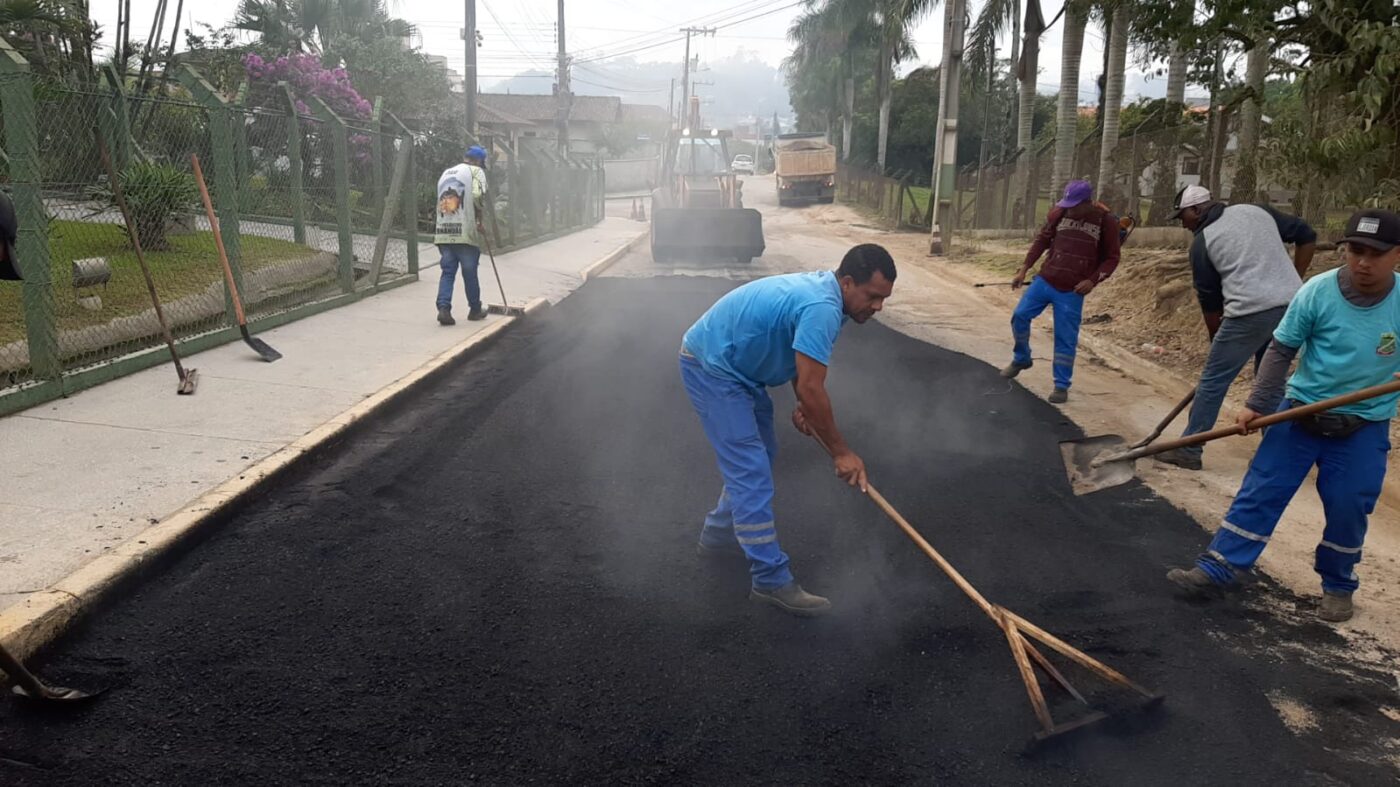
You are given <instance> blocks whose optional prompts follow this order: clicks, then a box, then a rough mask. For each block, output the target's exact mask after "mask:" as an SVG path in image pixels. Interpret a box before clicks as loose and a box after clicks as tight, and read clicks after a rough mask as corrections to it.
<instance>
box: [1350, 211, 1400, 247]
mask: <svg viewBox="0 0 1400 787" xmlns="http://www.w3.org/2000/svg"><path fill="white" fill-rule="evenodd" d="M1342 242H1343V243H1359V244H1361V245H1362V246H1369V247H1371V248H1373V249H1375V250H1376V251H1390V250H1391V249H1393V248H1395V247H1396V246H1400V214H1396V213H1391V212H1390V211H1388V210H1374V209H1372V210H1361V211H1357V212H1356V213H1353V214H1351V218H1350V219H1348V220H1347V234H1346V237H1344V238H1342Z"/></svg>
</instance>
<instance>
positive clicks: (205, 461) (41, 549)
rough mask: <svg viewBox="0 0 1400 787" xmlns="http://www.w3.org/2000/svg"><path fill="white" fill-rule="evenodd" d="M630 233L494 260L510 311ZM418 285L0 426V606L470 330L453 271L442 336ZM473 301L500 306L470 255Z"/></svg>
mask: <svg viewBox="0 0 1400 787" xmlns="http://www.w3.org/2000/svg"><path fill="white" fill-rule="evenodd" d="M644 230H645V225H643V224H638V223H637V222H633V221H628V220H626V219H620V218H607V219H605V220H604V221H603V222H602V223H600V224H598V225H597V226H595V227H593V228H590V229H587V230H583V231H581V232H577V233H574V234H572V235H568V236H565V237H563V238H558V239H556V240H552V241H548V242H546V243H542V244H539V245H537V246H531V247H529V248H526V249H521V250H519V251H516V252H513V253H510V254H506V255H501V256H498V257H497V260H496V261H497V263H498V265H499V266H500V269H501V278H502V280H503V281H504V284H505V290H506V295H507V296H508V297H509V298H510V301H511V305H515V306H523V305H524V304H525V303H526V302H527V301H530V300H533V299H536V298H548V299H550V300H552V301H558V300H560V299H562V298H563V297H565V296H567V295H568V294H569V293H570V292H572V291H573V290H574V289H576V288H578V287H579V286H580V285H581V284H582V281H583V280H582V278H581V273H582V272H583V271H584V270H585V269H587V268H588V267H589V266H591V265H593V264H594V263H596V262H598V261H599V260H601V259H603V258H605V257H606V256H608V255H609V254H610V253H612V252H614V251H616V250H618V249H619V248H620V247H622V246H623V245H625V244H626V243H628V242H629V241H631V240H633V239H635V238H637V237H638V235H639V234H640V233H641V232H643V231H644ZM420 258H421V260H422V261H423V269H422V273H421V278H420V280H419V281H418V282H416V283H414V284H411V285H407V286H404V287H400V288H398V289H395V290H391V291H389V292H386V293H384V294H381V295H378V296H375V297H373V298H368V299H366V300H363V301H360V302H359V303H356V304H354V305H351V306H346V307H343V308H340V309H336V310H334V311H330V312H326V313H324V314H320V315H316V316H314V317H310V318H307V319H304V320H300V321H297V322H294V323H291V324H289V325H285V326H283V327H281V328H277V329H274V330H271V331H267V332H266V333H263V334H260V335H261V336H262V338H264V339H266V340H267V342H268V343H269V344H271V345H272V346H273V347H275V348H277V349H278V350H280V351H281V352H282V354H283V356H284V357H283V359H282V360H280V361H278V362H276V363H273V364H267V363H263V362H262V361H260V360H258V359H257V357H256V356H255V355H253V353H252V351H251V350H249V349H248V347H247V346H246V345H244V344H243V343H242V342H236V343H233V344H227V345H224V346H222V347H219V348H216V349H213V350H210V351H208V352H204V353H200V354H198V355H195V356H191V357H190V358H187V359H185V365H186V366H187V367H193V368H197V369H199V377H200V380H199V390H198V392H197V393H196V394H195V395H194V396H191V397H182V396H176V395H175V373H174V371H173V370H172V369H171V368H170V366H169V365H168V364H167V365H163V366H160V367H156V368H153V369H148V370H146V371H143V372H139V373H137V374H133V375H130V376H128V377H124V378H122V379H119V380H115V381H113V382H110V383H107V384H105V385H101V386H98V387H96V388H93V389H90V390H87V391H83V392H81V393H78V394H76V395H75V396H73V397H71V398H68V399H63V400H59V401H56V402H49V403H47V404H43V405H40V406H38V407H34V408H31V409H29V410H26V411H24V412H21V413H18V414H15V415H12V416H9V417H7V418H4V419H0V451H3V454H0V456H3V460H0V468H3V469H0V478H3V482H0V483H3V485H4V492H3V494H0V609H4V608H6V607H8V606H10V605H12V604H14V603H16V602H19V601H22V600H23V599H24V597H25V596H27V595H28V594H30V593H34V592H37V591H40V590H42V589H44V588H45V587H47V586H48V585H51V584H53V583H54V582H57V581H58V580H60V579H62V578H63V577H65V576H67V575H68V574H69V573H71V572H73V571H74V570H76V569H78V568H79V567H81V566H82V565H84V564H85V563H87V562H88V561H90V560H92V559H93V558H96V557H98V556H99V555H101V554H103V553H104V552H106V551H108V550H110V549H113V548H115V547H116V546H117V545H119V544H121V543H122V542H123V541H125V540H127V539H128V538H131V537H132V536H134V535H136V534H138V533H140V532H141V531H143V530H145V529H146V528H147V527H149V526H150V525H151V524H153V523H155V522H157V521H159V520H161V519H162V518H164V517H166V516H168V515H170V514H171V513H173V512H175V511H177V510H179V509H180V508H181V507H183V506H184V505H186V504H188V503H189V502H190V501H192V500H194V499H195V498H198V497H199V496H200V495H203V494H204V493H206V492H208V491H210V490H211V489H214V488H215V487H217V486H219V485H220V484H222V483H224V482H226V481H228V480H229V479H232V478H236V477H237V476H238V475H239V474H240V473H242V472H243V471H244V470H245V469H246V468H248V467H249V466H251V465H252V464H254V463H256V462H257V461H259V460H261V459H263V458H265V457H267V456H268V455H270V454H272V453H274V452H276V451H278V450H280V449H282V448H284V447H286V446H287V445H289V444H291V443H292V442H294V441H296V440H297V439H298V438H300V437H301V436H302V435H304V434H306V433H308V432H310V431H312V430H313V429H315V428H316V427H318V426H320V425H321V424H323V423H325V422H326V421H328V420H330V419H332V418H334V417H335V416H337V415H339V414H340V413H342V412H344V411H345V410H347V409H348V408H350V407H352V406H354V405H355V404H356V403H358V402H360V401H361V400H363V399H365V398H366V397H368V396H371V395H373V394H374V393H376V392H377V391H379V390H381V389H383V388H385V387H386V386H389V385H391V384H393V383H394V382H395V381H397V380H399V379H401V378H403V377H404V376H405V375H407V374H409V373H411V372H413V371H414V370H415V369H417V368H419V367H420V366H422V365H423V364H425V363H427V362H428V361H430V360H432V359H433V358H434V357H436V356H437V355H439V354H441V353H442V352H444V351H446V350H448V349H449V348H451V347H453V346H455V345H457V344H458V343H460V342H462V341H463V340H464V339H466V338H468V337H469V336H471V335H472V334H473V333H475V332H477V331H480V330H482V329H484V328H486V327H487V326H489V325H491V324H493V323H495V322H498V321H499V320H501V319H502V318H500V317H495V316H492V317H488V318H487V319H486V320H484V321H482V322H467V321H466V314H467V307H466V299H465V296H464V295H463V292H462V285H461V276H460V274H459V276H458V278H457V282H456V285H455V294H454V298H453V300H454V307H455V308H454V314H456V316H457V319H458V322H457V325H455V326H452V327H449V328H444V327H441V326H439V325H438V324H437V322H436V309H435V307H434V305H433V301H434V299H435V297H436V292H437V286H438V276H439V274H438V269H437V267H436V263H437V259H438V255H437V250H436V249H435V248H434V247H433V246H431V245H425V246H424V247H423V248H422V251H421V255H420ZM481 286H482V294H483V298H484V300H485V301H486V302H487V303H493V302H497V301H499V300H500V295H499V294H497V287H496V280H495V278H494V277H493V276H492V274H491V267H490V264H489V262H488V261H487V260H486V259H485V257H484V256H483V259H482V268H481Z"/></svg>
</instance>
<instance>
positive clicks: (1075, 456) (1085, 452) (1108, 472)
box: [1060, 380, 1400, 495]
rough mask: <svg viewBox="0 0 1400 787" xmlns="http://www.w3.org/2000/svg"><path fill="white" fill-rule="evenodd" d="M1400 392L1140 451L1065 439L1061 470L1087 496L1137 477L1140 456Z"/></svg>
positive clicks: (1359, 394) (1356, 394)
mask: <svg viewBox="0 0 1400 787" xmlns="http://www.w3.org/2000/svg"><path fill="white" fill-rule="evenodd" d="M1397 391H1400V380H1395V381H1393V382H1389V383H1385V384H1384V385H1374V386H1371V387H1370V388H1363V389H1361V390H1360V391H1353V392H1352V393H1349V394H1343V395H1342V396H1336V397H1333V398H1331V399H1324V400H1322V401H1320V402H1314V403H1313V404H1307V405H1303V406H1302V407H1295V408H1293V409H1292V410H1284V411H1283V412H1279V413H1273V414H1272V415H1264V416H1260V417H1258V418H1256V419H1254V420H1253V421H1250V422H1249V424H1248V425H1247V426H1243V427H1242V426H1240V425H1239V424H1236V425H1234V426H1224V427H1221V428H1219V429H1215V430H1212V431H1209V432H1202V433H1200V434H1194V435H1191V436H1190V437H1183V438H1181V439H1179V440H1170V441H1168V442H1165V443H1159V444H1157V445H1147V446H1143V447H1141V448H1131V447H1128V445H1127V441H1126V440H1124V439H1123V438H1122V437H1120V436H1118V435H1116V434H1110V435H1100V436H1097V437H1085V438H1083V439H1081V440H1066V441H1064V442H1062V443H1060V454H1061V455H1062V456H1063V457H1064V460H1065V470H1066V471H1067V472H1068V473H1069V483H1070V486H1071V487H1072V488H1073V489H1074V493H1075V494H1076V495H1087V494H1089V493H1091V492H1098V491H1101V490H1104V489H1111V488H1113V487H1115V486H1121V485H1122V484H1126V483H1128V482H1129V481H1131V480H1133V479H1134V478H1136V477H1137V472H1136V470H1135V467H1134V464H1133V463H1134V462H1135V461H1136V460H1138V459H1141V458H1142V457H1144V456H1152V455H1153V454H1161V453H1165V452H1167V451H1171V450H1173V449H1176V448H1185V447H1187V446H1192V445H1200V444H1202V443H1208V442H1210V441H1211V440H1219V439H1220V438H1222V437H1232V436H1234V435H1238V434H1245V433H1246V432H1254V431H1257V430H1259V429H1263V428H1264V427H1266V426H1273V425H1274V424H1278V423H1283V422H1284V421H1295V420H1297V419H1299V418H1306V417H1307V416H1310V415H1316V414H1317V413H1321V412H1324V411H1327V410H1331V409H1333V408H1334V407H1342V406H1344V405H1348V404H1355V403H1357V402H1364V401H1366V400H1367V399H1374V398H1375V397H1377V396H1385V395H1386V394H1392V393H1396V392H1397Z"/></svg>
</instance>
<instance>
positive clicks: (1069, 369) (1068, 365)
mask: <svg viewBox="0 0 1400 787" xmlns="http://www.w3.org/2000/svg"><path fill="white" fill-rule="evenodd" d="M1047 306H1050V307H1053V308H1054V310H1055V360H1054V365H1053V366H1052V367H1051V368H1052V370H1053V371H1054V374H1055V387H1056V388H1064V389H1065V390H1069V385H1070V380H1071V378H1072V377H1073V376H1074V356H1075V353H1076V351H1077V350H1078V349H1079V323H1080V321H1082V320H1083V319H1084V296H1083V295H1080V294H1079V293H1077V292H1075V291H1074V290H1070V291H1069V292H1060V291H1059V290H1057V289H1055V288H1054V287H1052V286H1051V285H1050V284H1049V283H1048V282H1046V281H1045V279H1042V278H1041V277H1039V276H1037V277H1035V278H1034V279H1031V283H1030V284H1028V285H1026V291H1025V293H1024V294H1022V295H1021V302H1020V303H1019V304H1017V305H1016V311H1014V312H1012V313H1011V337H1012V338H1013V339H1014V340H1015V343H1016V345H1015V350H1014V351H1013V353H1012V360H1014V361H1015V362H1016V364H1017V365H1018V366H1030V364H1031V321H1032V320H1034V319H1035V318H1036V317H1039V316H1040V313H1041V312H1043V311H1045V308H1046V307H1047Z"/></svg>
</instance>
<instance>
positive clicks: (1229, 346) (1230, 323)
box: [1182, 306, 1288, 456]
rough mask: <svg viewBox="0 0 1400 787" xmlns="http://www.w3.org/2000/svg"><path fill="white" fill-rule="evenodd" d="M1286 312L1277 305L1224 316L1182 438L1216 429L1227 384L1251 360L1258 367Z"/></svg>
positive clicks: (1194, 449) (1196, 450)
mask: <svg viewBox="0 0 1400 787" xmlns="http://www.w3.org/2000/svg"><path fill="white" fill-rule="evenodd" d="M1286 311H1288V307H1287V306H1280V307H1278V308H1277V309H1269V310H1268V311H1263V312H1259V313H1258V314H1246V315H1245V316H1243V317H1226V318H1225V321H1224V322H1222V323H1220V330H1219V331H1218V332H1217V333H1216V334H1215V340H1214V341H1212V342H1211V343H1210V355H1209V356H1207V357H1206V365H1205V368H1204V369H1203V370H1201V381H1200V382H1199V383H1198V384H1197V388H1196V400H1195V401H1194V402H1192V403H1191V416H1190V420H1188V421H1187V422H1186V431H1185V432H1183V433H1182V436H1183V437H1185V436H1188V435H1193V434H1200V433H1201V432H1209V431H1210V430H1211V429H1214V428H1215V421H1216V419H1218V418H1219V417H1220V407H1221V405H1223V404H1225V395H1226V394H1228V393H1229V392H1230V385H1231V384H1233V383H1234V382H1235V378H1236V377H1239V376H1240V371H1241V370H1243V369H1244V365H1245V364H1247V363H1249V359H1250V358H1253V359H1254V367H1255V368H1256V369H1258V368H1259V361H1261V360H1263V357H1264V353H1263V351H1264V349H1265V348H1267V347H1268V346H1269V342H1271V341H1272V340H1273V337H1274V329H1275V328H1277V327H1278V324H1279V321H1280V320H1282V319H1283V313H1284V312H1286ZM1182 450H1183V451H1187V452H1190V453H1193V454H1196V455H1197V456H1200V455H1201V454H1202V453H1204V451H1205V447H1204V446H1199V445H1193V446H1191V447H1189V448H1183V449H1182Z"/></svg>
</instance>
